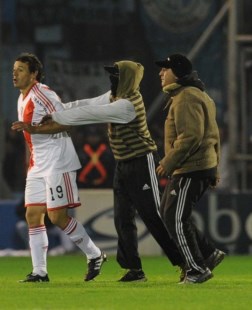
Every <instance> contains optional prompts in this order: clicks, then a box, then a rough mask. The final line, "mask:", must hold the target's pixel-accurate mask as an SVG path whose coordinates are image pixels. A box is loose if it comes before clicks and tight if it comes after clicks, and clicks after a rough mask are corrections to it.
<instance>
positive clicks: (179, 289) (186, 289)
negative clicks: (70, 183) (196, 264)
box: [0, 255, 252, 310]
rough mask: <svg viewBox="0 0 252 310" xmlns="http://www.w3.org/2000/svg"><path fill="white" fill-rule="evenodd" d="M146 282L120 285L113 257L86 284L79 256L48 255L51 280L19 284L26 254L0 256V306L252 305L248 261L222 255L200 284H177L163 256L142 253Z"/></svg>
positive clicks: (26, 262)
mask: <svg viewBox="0 0 252 310" xmlns="http://www.w3.org/2000/svg"><path fill="white" fill-rule="evenodd" d="M142 261H143V268H144V271H145V273H146V276H147V278H148V281H147V282H139V283H120V282H117V280H118V279H119V278H120V276H121V275H122V270H121V269H120V267H119V266H118V264H117V263H116V261H115V258H114V257H109V261H108V262H107V263H105V264H104V266H103V269H102V274H101V275H100V276H98V277H97V278H96V280H94V281H91V282H84V281H83V275H84V273H85V271H86V262H85V260H84V259H83V256H81V255H71V256H68V255H66V256H58V257H49V258H48V271H49V276H50V280H51V281H50V282H49V283H19V282H18V280H20V279H23V278H24V276H25V275H26V274H27V273H29V272H30V271H31V262H30V258H29V257H1V258H0V279H1V280H0V281H1V282H0V309H1V310H2V309H25V310H26V309H34V310H39V309H48V310H49V309H87V310H89V309H103V310H106V309H108V310H113V309H134V310H135V309H136V310H137V309H145V310H148V309H171V310H173V309H174V310H177V309H181V310H182V309H194V310H197V309H206V310H207V309H220V310H225V309H228V310H231V309H235V310H237V309H238V310H243V309H251V308H252V263H251V261H252V259H251V257H250V256H230V257H226V258H225V260H224V261H223V262H222V264H221V265H219V266H218V267H217V268H216V269H215V270H214V278H213V279H211V280H209V281H208V282H206V283H203V284H194V285H192V284H191V285H178V284H177V281H178V278H179V273H178V272H176V269H175V268H174V267H172V266H171V265H170V263H169V262H168V261H167V260H166V259H165V258H164V257H144V258H143V259H142Z"/></svg>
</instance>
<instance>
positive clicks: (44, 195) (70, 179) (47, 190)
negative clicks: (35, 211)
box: [25, 171, 81, 211]
mask: <svg viewBox="0 0 252 310" xmlns="http://www.w3.org/2000/svg"><path fill="white" fill-rule="evenodd" d="M80 205H81V203H80V198H79V192H78V188H77V184H76V172H75V171H74V172H65V173H62V174H55V175H50V176H47V177H41V178H35V177H29V176H28V177H27V179H26V186H25V206H26V207H30V206H47V209H48V210H50V211H51V210H56V209H62V208H75V207H78V206H80Z"/></svg>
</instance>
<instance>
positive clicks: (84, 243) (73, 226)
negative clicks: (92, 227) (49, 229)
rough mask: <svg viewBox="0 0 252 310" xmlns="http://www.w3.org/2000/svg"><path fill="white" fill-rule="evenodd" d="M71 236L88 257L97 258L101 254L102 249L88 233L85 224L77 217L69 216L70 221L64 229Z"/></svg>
mask: <svg viewBox="0 0 252 310" xmlns="http://www.w3.org/2000/svg"><path fill="white" fill-rule="evenodd" d="M64 232H65V233H66V234H67V235H68V236H69V238H70V239H71V240H72V241H73V242H74V243H75V244H76V245H77V246H78V247H79V248H80V249H81V251H82V252H83V253H84V254H86V256H87V258H88V259H92V258H96V257H98V256H100V255H101V250H100V249H99V248H98V247H97V246H96V245H95V244H94V242H93V241H92V240H91V238H90V237H89V235H88V234H87V232H86V230H85V228H84V227H83V225H81V223H80V222H78V221H77V220H76V219H75V218H73V217H71V218H69V222H68V224H67V226H66V228H65V229H64Z"/></svg>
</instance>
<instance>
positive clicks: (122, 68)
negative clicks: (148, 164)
mask: <svg viewBox="0 0 252 310" xmlns="http://www.w3.org/2000/svg"><path fill="white" fill-rule="evenodd" d="M115 65H117V66H118V68H119V83H118V86H117V91H116V98H114V97H111V101H115V100H118V99H121V98H123V99H127V100H129V101H130V102H131V103H132V104H133V106H134V109H135V112H136V117H135V118H134V119H133V120H132V121H131V122H129V123H127V124H116V123H111V124H110V125H109V141H110V146H111V148H112V151H113V154H114V157H115V159H116V160H129V159H133V158H135V157H140V156H144V155H145V154H148V153H150V152H152V151H156V150H157V146H156V144H155V142H154V141H153V139H152V138H151V135H150V132H149V129H148V126H147V121H146V111H145V106H144V102H143V98H142V95H141V93H140V82H141V80H142V78H143V73H144V67H143V66H142V65H141V64H140V63H137V62H133V61H129V60H123V61H118V62H116V63H115Z"/></svg>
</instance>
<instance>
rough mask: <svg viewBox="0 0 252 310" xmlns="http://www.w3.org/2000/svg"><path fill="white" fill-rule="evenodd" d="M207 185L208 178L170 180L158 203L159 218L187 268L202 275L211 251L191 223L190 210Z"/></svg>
mask: <svg viewBox="0 0 252 310" xmlns="http://www.w3.org/2000/svg"><path fill="white" fill-rule="evenodd" d="M209 184H210V179H209V178H202V179H200V178H188V177H184V176H181V177H179V176H177V177H173V178H172V180H171V182H170V183H169V184H168V185H167V186H166V188H165V191H164V194H163V197H162V201H161V208H160V211H161V216H162V218H163V221H164V223H165V225H166V227H167V229H168V230H169V232H170V234H171V236H172V238H173V240H174V241H175V242H176V243H177V246H178V248H179V250H180V252H181V254H182V256H183V258H184V262H185V263H186V264H187V265H188V267H189V268H193V269H195V270H198V271H202V270H203V269H204V268H205V266H204V259H206V258H207V257H209V256H210V255H211V254H212V253H213V252H214V250H215V246H214V245H213V243H212V242H211V241H210V240H208V239H207V238H206V237H205V236H204V235H203V234H202V233H201V232H200V231H199V230H198V229H197V228H196V226H195V224H194V222H193V221H192V210H193V208H194V207H195V204H196V203H197V202H198V201H199V199H200V198H201V197H202V195H203V194H204V192H205V191H206V190H207V188H208V187H209Z"/></svg>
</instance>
